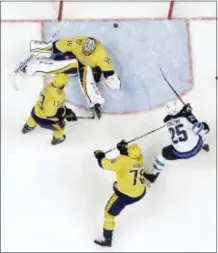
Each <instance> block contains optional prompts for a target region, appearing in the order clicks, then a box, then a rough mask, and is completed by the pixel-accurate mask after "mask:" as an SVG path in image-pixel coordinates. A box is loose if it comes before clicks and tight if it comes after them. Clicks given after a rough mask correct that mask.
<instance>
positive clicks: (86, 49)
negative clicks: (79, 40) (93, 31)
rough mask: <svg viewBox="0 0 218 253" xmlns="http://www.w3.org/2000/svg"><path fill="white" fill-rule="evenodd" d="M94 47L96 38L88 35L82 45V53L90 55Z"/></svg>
mask: <svg viewBox="0 0 218 253" xmlns="http://www.w3.org/2000/svg"><path fill="white" fill-rule="evenodd" d="M95 48H96V40H95V39H93V38H90V37H88V38H87V39H86V40H85V42H84V45H83V53H84V54H85V55H90V54H92V53H93V52H94V51H95Z"/></svg>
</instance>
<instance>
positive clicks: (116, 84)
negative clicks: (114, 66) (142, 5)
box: [105, 73, 121, 90]
mask: <svg viewBox="0 0 218 253" xmlns="http://www.w3.org/2000/svg"><path fill="white" fill-rule="evenodd" d="M105 84H106V85H107V86H108V88H109V89H111V90H120V88H121V83H120V79H119V77H118V76H117V74H116V73H114V74H113V75H111V76H108V77H107V78H106V80H105Z"/></svg>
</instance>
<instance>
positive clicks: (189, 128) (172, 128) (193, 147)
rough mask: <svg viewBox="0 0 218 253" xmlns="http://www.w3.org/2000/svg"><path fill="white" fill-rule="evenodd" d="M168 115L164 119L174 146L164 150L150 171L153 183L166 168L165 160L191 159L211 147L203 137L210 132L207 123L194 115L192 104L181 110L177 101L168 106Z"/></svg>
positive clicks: (149, 177) (149, 176) (150, 178)
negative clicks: (205, 142)
mask: <svg viewBox="0 0 218 253" xmlns="http://www.w3.org/2000/svg"><path fill="white" fill-rule="evenodd" d="M166 109H167V113H168V115H167V116H166V117H165V118H164V123H165V124H166V125H167V128H168V131H169V133H170V135H171V139H172V144H171V145H169V146H167V147H164V148H163V149H162V155H160V156H158V157H157V158H156V160H155V163H154V164H153V168H152V169H151V170H150V171H149V175H148V177H147V178H148V179H149V181H150V182H151V183H153V182H154V181H155V180H156V179H157V177H158V175H159V173H160V172H161V170H162V169H163V168H164V166H165V160H169V161H172V160H177V159H189V158H191V157H193V156H195V155H196V154H198V153H199V152H200V151H201V149H203V150H204V151H206V152H209V145H208V144H204V139H203V135H204V134H207V133H208V132H209V131H210V128H209V126H208V124H207V123H206V122H199V121H198V120H197V119H196V118H195V116H194V115H193V114H192V108H191V106H190V104H187V105H185V106H184V107H183V108H182V109H181V110H180V109H179V106H178V104H177V102H176V101H172V102H169V103H168V104H167V106H166Z"/></svg>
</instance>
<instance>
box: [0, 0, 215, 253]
mask: <svg viewBox="0 0 218 253" xmlns="http://www.w3.org/2000/svg"><path fill="white" fill-rule="evenodd" d="M213 4H214V5H213V7H212V9H213V8H216V4H215V3H213ZM2 5H3V4H2ZM10 5H11V4H8V5H7V3H4V6H3V7H2V10H1V15H2V18H3V19H4V20H2V22H1V63H2V64H1V149H2V150H1V151H2V153H1V242H2V245H1V250H2V251H3V252H9V251H14V252H33V251H34V252H38V251H41V252H42V251H43V252H75V251H77V252H80V251H83V252H84V251H89V252H93V251H94V252H100V251H106V252H108V251H113V252H118V251H133V252H136V251H141V252H174V251H175V252H215V250H216V152H217V150H216V138H217V136H216V109H217V108H216V92H217V90H216V80H215V75H216V20H215V18H214V19H213V18H211V17H210V18H205V19H202V18H190V19H187V22H188V26H189V32H190V43H191V52H190V53H191V59H192V67H193V69H192V71H193V87H192V89H191V90H190V91H189V92H188V93H186V94H185V95H184V96H183V99H184V101H186V102H190V103H191V105H192V107H193V108H194V113H195V115H196V117H197V118H198V119H200V120H202V121H206V122H208V124H209V125H210V128H211V131H210V133H209V134H208V136H207V142H208V144H209V145H210V152H209V153H205V152H203V151H202V152H201V153H200V154H198V155H197V156H196V157H194V158H192V159H190V160H186V161H176V162H171V163H168V164H167V168H166V169H165V170H164V171H163V173H162V174H161V176H160V177H159V179H158V180H157V181H156V183H155V184H154V185H153V186H152V187H151V188H149V189H147V195H146V197H145V198H144V199H143V200H142V201H140V202H138V203H137V204H135V205H132V206H130V207H128V208H126V209H125V211H123V213H122V214H121V215H120V216H119V217H118V218H117V223H116V231H115V234H114V242H113V247H112V248H111V249H110V250H108V249H104V248H99V247H98V246H96V245H95V244H94V243H93V240H94V239H95V238H96V237H98V236H99V235H101V233H102V224H103V219H104V206H105V204H106V203H107V201H108V199H109V197H110V195H111V194H112V183H113V181H114V180H115V175H114V174H113V173H110V172H106V171H103V170H102V169H101V168H99V167H98V164H97V162H96V159H95V158H94V156H93V151H94V150H96V149H102V150H107V149H110V148H112V147H114V146H116V143H117V142H118V141H120V140H122V139H125V140H130V139H132V138H135V137H137V136H139V135H142V134H144V133H146V132H148V131H150V130H153V129H154V128H157V127H159V126H161V125H162V124H163V122H162V120H163V118H164V116H165V110H164V107H159V108H156V109H153V110H147V111H144V112H141V113H132V114H125V115H121V114H120V115H119V114H117V115H113V114H110V115H109V114H105V115H103V117H102V119H101V120H100V121H98V120H80V121H78V122H75V123H74V122H72V123H71V122H70V123H68V128H67V132H66V135H67V139H66V141H65V142H64V143H62V144H60V145H58V146H55V147H53V146H51V145H50V140H51V137H52V133H51V132H49V131H46V130H43V129H40V128H37V129H36V130H35V131H34V132H32V133H29V134H28V135H25V136H24V135H23V134H22V133H21V129H22V127H23V125H24V123H25V120H26V118H27V117H28V116H29V113H30V111H31V109H32V106H33V105H34V103H35V101H36V99H37V97H38V94H39V91H40V89H41V88H42V87H43V78H42V77H38V76H34V77H26V76H25V77H18V83H19V86H20V90H19V91H15V90H14V89H13V87H12V84H11V81H10V79H9V74H10V72H11V71H12V70H13V68H14V67H15V66H17V65H19V62H20V61H21V60H23V59H24V58H26V57H27V56H28V50H29V42H30V40H32V39H36V40H37V39H38V40H40V39H41V36H42V30H41V28H42V22H41V21H40V18H36V17H33V18H32V17H31V16H30V17H27V18H26V19H34V20H32V21H31V20H25V21H22V15H24V14H23V13H24V10H23V8H20V9H19V6H18V5H16V8H17V10H16V11H15V10H13V11H12V14H10V15H11V16H12V15H14V18H13V17H8V16H7V13H8V12H9V8H11V6H10ZM34 8H35V7H34ZM46 8H47V7H46ZM203 9H204V10H205V12H204V10H202V9H201V13H200V14H199V16H204V17H205V16H208V12H209V11H208V12H207V5H206V4H205V5H204V8H203ZM209 9H211V5H210V6H208V10H209ZM212 9H211V10H212ZM68 11H69V10H68ZM42 12H43V11H42ZM92 12H93V10H92ZM116 14H117V13H116ZM29 15H30V14H29ZM93 15H94V14H93ZM96 15H97V16H98V14H96ZM118 15H119V14H118ZM151 15H153V13H152V14H151ZM187 15H190V16H191V11H190V9H189V11H188V14H187ZM140 16H142V15H141V14H140ZM7 17H8V20H7ZM25 17H26V16H25ZM43 18H44V17H42V18H41V19H43ZM68 18H69V15H68ZM100 18H101V17H100ZM11 19H13V20H14V21H13V20H11ZM36 19H39V21H37V20H36ZM15 20H20V21H15ZM169 22H170V21H169ZM163 85H166V84H165V83H164V82H163ZM74 109H75V111H76V113H78V114H79V115H86V114H88V112H86V111H85V110H83V109H80V108H77V107H74ZM137 143H138V144H139V145H140V146H141V147H142V148H143V153H144V155H145V158H146V167H150V166H151V165H152V162H153V160H154V158H155V157H156V156H157V155H158V154H159V153H160V151H161V149H162V147H163V146H165V145H167V144H168V143H170V136H169V134H168V132H167V131H166V129H165V128H164V129H162V130H160V131H158V132H156V133H153V134H151V135H149V136H147V137H145V138H143V139H141V140H139V141H137ZM115 155H117V153H116V152H114V153H113V152H112V153H111V154H110V156H109V157H113V156H115Z"/></svg>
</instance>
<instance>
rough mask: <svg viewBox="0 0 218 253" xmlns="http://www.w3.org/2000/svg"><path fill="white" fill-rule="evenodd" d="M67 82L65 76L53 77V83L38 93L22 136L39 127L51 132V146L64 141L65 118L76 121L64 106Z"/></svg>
mask: <svg viewBox="0 0 218 253" xmlns="http://www.w3.org/2000/svg"><path fill="white" fill-rule="evenodd" d="M68 81H69V77H68V76H67V75H66V74H58V75H56V76H55V77H54V80H53V82H52V83H49V84H48V85H47V86H46V87H45V88H44V89H43V90H42V91H41V92H40V95H39V99H38V100H37V102H36V105H35V106H34V107H33V109H32V111H31V115H30V117H29V118H28V119H27V121H26V124H25V125H24V127H23V129H22V132H23V133H24V134H25V133H28V132H30V131H32V130H33V129H34V128H35V127H36V126H37V125H39V126H41V127H42V128H46V129H49V130H52V131H53V139H52V141H51V144H52V145H56V144H59V143H61V142H63V141H64V140H65V139H66V136H65V134H64V133H65V128H66V122H65V118H66V119H67V120H68V121H72V120H77V117H76V115H75V113H74V112H73V111H72V110H71V109H68V108H67V107H66V106H65V104H64V100H65V91H64V87H65V86H66V85H67V83H68Z"/></svg>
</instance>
